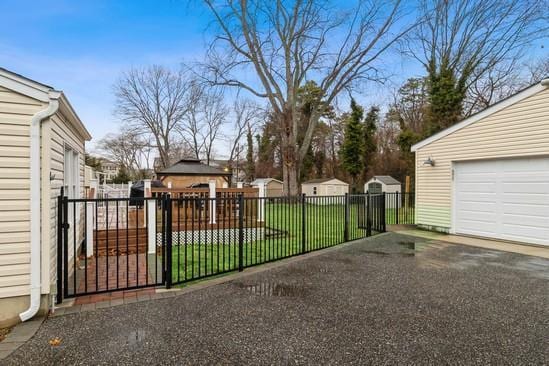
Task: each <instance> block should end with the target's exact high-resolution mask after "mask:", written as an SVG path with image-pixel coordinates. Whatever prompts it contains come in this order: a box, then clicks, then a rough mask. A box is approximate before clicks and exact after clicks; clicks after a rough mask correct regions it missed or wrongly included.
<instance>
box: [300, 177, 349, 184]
mask: <svg viewBox="0 0 549 366" xmlns="http://www.w3.org/2000/svg"><path fill="white" fill-rule="evenodd" d="M332 180H336V181H338V182H340V183H343V184H347V185H348V183H345V182H344V181H342V180H339V179H337V178H319V179H311V180H308V181H306V182H303V183H302V184H322V183H326V182H329V181H332Z"/></svg>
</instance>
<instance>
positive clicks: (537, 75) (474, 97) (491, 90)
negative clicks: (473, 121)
mask: <svg viewBox="0 0 549 366" xmlns="http://www.w3.org/2000/svg"><path fill="white" fill-rule="evenodd" d="M525 71H526V72H525ZM547 75H549V59H545V58H540V59H537V60H529V61H528V62H526V63H524V64H521V63H519V60H511V62H508V63H506V64H502V65H498V66H496V67H494V68H493V69H491V70H488V71H487V72H486V73H485V75H484V76H483V77H479V78H476V81H475V83H474V84H472V85H471V87H470V88H469V92H468V94H467V98H466V100H465V103H464V115H465V116H466V117H467V116H470V115H471V114H473V113H476V112H478V111H480V110H482V109H484V108H487V107H489V106H490V105H492V104H494V103H496V102H498V101H500V100H502V99H505V98H507V97H509V96H511V95H513V94H515V93H517V92H518V91H519V90H521V89H524V88H526V87H528V86H530V85H532V84H534V83H537V82H540V81H541V80H542V79H543V78H544V77H547Z"/></svg>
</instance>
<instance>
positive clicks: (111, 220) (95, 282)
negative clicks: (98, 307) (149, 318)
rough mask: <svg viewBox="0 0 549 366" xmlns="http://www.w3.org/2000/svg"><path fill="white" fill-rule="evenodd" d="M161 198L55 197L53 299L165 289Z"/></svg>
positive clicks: (164, 213) (162, 200)
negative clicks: (54, 289) (54, 282)
mask: <svg viewBox="0 0 549 366" xmlns="http://www.w3.org/2000/svg"><path fill="white" fill-rule="evenodd" d="M165 200H166V196H161V197H158V198H131V199H128V198H106V199H69V198H67V197H64V196H59V197H58V202H57V204H58V222H59V224H58V230H57V237H58V252H57V278H58V281H57V301H58V302H60V301H61V300H62V297H64V298H70V297H75V296H82V295H92V294H99V293H106V292H112V291H117V290H131V289H139V288H145V287H154V286H159V285H163V284H164V283H165V275H166V255H165V254H166V239H165V238H169V235H165V233H167V232H168V231H169V230H171V227H170V225H167V221H166V215H167V210H166V209H164V207H165ZM150 215H154V216H155V217H154V218H153V219H152V220H151V217H150ZM61 294H62V297H61Z"/></svg>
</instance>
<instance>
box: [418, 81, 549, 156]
mask: <svg viewBox="0 0 549 366" xmlns="http://www.w3.org/2000/svg"><path fill="white" fill-rule="evenodd" d="M547 87H549V79H543V80H542V81H540V82H539V83H536V84H533V85H531V86H529V87H527V88H525V89H523V90H521V91H519V92H517V93H516V94H513V95H511V96H509V97H507V98H505V99H503V100H501V101H499V102H497V103H495V104H493V105H491V106H490V107H488V108H486V109H483V110H482V111H480V112H478V113H475V114H473V115H472V116H471V117H469V118H467V119H464V120H463V121H461V122H459V123H456V124H455V125H453V126H450V127H448V128H447V129H445V130H442V131H440V132H438V133H436V134H434V135H433V136H431V137H428V138H426V139H425V140H422V141H420V142H418V143H417V144H415V145H413V146H412V148H411V150H412V151H417V150H418V149H420V148H422V147H423V146H425V145H428V144H430V143H432V142H435V141H437V140H439V139H441V138H443V137H445V136H448V135H450V134H451V133H453V132H456V131H458V130H461V129H462V128H464V127H467V126H469V125H470V124H472V123H475V122H477V121H479V120H481V119H483V118H486V117H488V116H489V115H491V114H494V113H496V112H499V111H501V110H502V109H504V108H507V107H509V106H510V105H513V104H515V103H517V102H520V101H521V100H523V99H526V98H528V97H531V96H532V95H534V94H537V93H539V92H540V91H542V90H544V89H545V88H547Z"/></svg>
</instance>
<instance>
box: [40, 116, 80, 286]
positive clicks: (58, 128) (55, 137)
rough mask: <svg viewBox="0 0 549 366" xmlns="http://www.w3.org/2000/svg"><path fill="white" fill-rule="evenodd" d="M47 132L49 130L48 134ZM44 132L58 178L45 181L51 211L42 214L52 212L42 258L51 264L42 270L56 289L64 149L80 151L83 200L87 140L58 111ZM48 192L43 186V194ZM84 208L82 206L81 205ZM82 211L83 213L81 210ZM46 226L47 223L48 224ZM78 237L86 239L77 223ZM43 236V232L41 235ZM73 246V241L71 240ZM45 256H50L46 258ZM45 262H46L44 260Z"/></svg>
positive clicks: (45, 282) (53, 170)
mask: <svg viewBox="0 0 549 366" xmlns="http://www.w3.org/2000/svg"><path fill="white" fill-rule="evenodd" d="M44 130H47V132H45V131H44ZM43 131H44V132H45V133H49V135H50V139H49V143H50V161H49V165H50V166H49V170H50V171H51V174H52V175H53V176H54V177H55V178H54V179H53V180H52V181H49V177H48V179H47V180H44V179H42V182H45V183H46V184H47V189H48V191H49V193H48V194H47V197H49V208H46V207H45V208H44V210H43V211H42V212H43V213H46V212H48V213H49V215H48V216H49V217H48V220H49V227H50V231H49V232H48V233H47V234H46V235H47V236H48V238H47V244H45V243H44V246H43V249H44V250H43V251H42V253H43V256H44V255H45V258H43V259H45V260H47V261H48V263H49V265H47V266H44V268H43V275H44V276H47V277H44V278H48V277H49V278H50V281H49V283H50V286H55V282H56V279H57V273H56V271H55V269H56V260H57V213H58V211H57V210H58V205H57V198H58V196H59V194H60V192H61V187H62V186H63V182H64V152H65V147H66V146H68V147H70V148H71V149H72V150H74V151H76V152H78V159H79V164H78V166H79V188H80V189H79V193H80V197H83V196H84V190H85V188H84V165H85V164H84V139H83V137H81V136H80V135H79V133H78V132H77V131H76V129H75V128H74V126H73V125H72V124H71V123H69V121H68V120H67V118H66V117H65V116H63V115H62V114H61V113H60V112H57V113H56V114H55V115H54V116H53V117H52V118H51V119H50V121H49V122H48V124H47V125H46V126H44V127H43ZM44 191H45V189H44V186H43V192H44ZM46 201H47V200H46V197H44V199H43V202H46ZM81 206H82V205H81ZM80 209H81V210H82V209H83V206H82V207H80ZM81 210H80V211H81ZM81 219H82V215H81V212H79V213H78V214H77V222H79V220H81ZM45 225H46V224H45ZM77 233H78V234H77V235H78V236H79V239H81V238H82V236H83V225H80V224H78V225H77ZM42 234H43V235H44V233H42ZM69 235H70V238H69V241H71V240H72V230H70V233H69ZM45 241H46V240H45V238H44V236H43V242H45ZM71 243H72V241H71ZM72 251H73V249H72V246H69V257H71V258H72ZM46 253H49V255H47V254H46ZM43 263H46V262H45V261H43ZM42 283H43V290H44V286H45V285H46V284H47V281H43V282H42Z"/></svg>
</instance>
